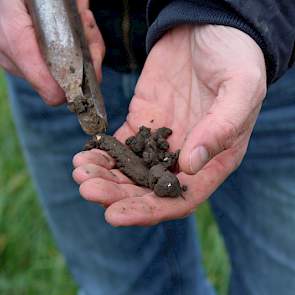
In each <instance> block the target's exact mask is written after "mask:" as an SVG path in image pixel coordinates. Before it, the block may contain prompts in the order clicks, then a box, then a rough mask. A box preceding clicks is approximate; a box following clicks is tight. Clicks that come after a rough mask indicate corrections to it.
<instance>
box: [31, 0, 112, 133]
mask: <svg viewBox="0 0 295 295" xmlns="http://www.w3.org/2000/svg"><path fill="white" fill-rule="evenodd" d="M27 5H28V8H29V11H30V14H31V16H32V20H33V23H34V27H35V30H36V33H37V36H38V41H39V45H40V49H41V51H42V53H43V56H44V58H45V60H46V62H47V64H48V67H49V69H50V72H51V73H52V75H53V77H54V78H55V80H56V81H57V82H58V84H59V85H60V86H61V88H62V89H63V90H64V91H65V94H66V98H67V102H68V107H69V109H70V110H71V111H73V112H75V113H76V114H77V116H78V119H79V121H80V124H81V127H82V129H83V130H84V131H85V132H86V133H88V134H90V135H94V134H96V133H99V132H104V131H105V130H106V127H107V117H106V112H105V107H104V101H103V97H102V95H101V92H100V89H99V86H98V83H97V79H96V75H95V71H94V67H93V64H92V60H91V57H90V52H89V48H88V44H87V41H86V38H85V35H84V31H83V26H82V22H81V19H80V16H79V13H78V9H77V6H76V1H75V0H50V1H48V0H27Z"/></svg>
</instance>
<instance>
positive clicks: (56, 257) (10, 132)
mask: <svg viewBox="0 0 295 295" xmlns="http://www.w3.org/2000/svg"><path fill="white" fill-rule="evenodd" d="M198 221H199V232H200V237H201V243H202V248H203V259H204V264H205V266H206V270H207V273H208V276H209V279H210V281H211V282H212V283H213V284H214V286H215V287H216V289H217V290H218V294H221V295H224V294H226V290H227V282H228V275H229V267H228V261H227V257H226V255H225V251H224V246H223V242H222V240H221V238H220V236H219V234H218V230H217V228H216V225H215V223H214V221H213V219H212V215H211V213H210V210H209V206H208V205H207V204H205V205H203V206H201V208H200V209H199V210H198ZM0 294H1V295H27V294H28V295H35V294H36V295H39V294H44V295H63V294H66V295H71V294H76V287H75V283H74V282H73V280H72V278H71V277H70V275H69V272H68V271H67V269H66V266H65V263H64V260H63V258H62V256H61V255H60V254H59V252H58V251H57V249H56V247H55V245H54V242H53V239H52V237H51V234H50V232H49V230H48V227H47V225H46V222H45V219H44V217H43V215H42V211H41V209H40V207H39V204H38V201H37V198H36V193H35V191H34V188H33V186H32V183H31V179H30V176H29V174H28V172H27V170H26V167H25V163H24V160H23V156H22V153H21V149H20V146H19V143H18V140H17V136H16V132H15V128H14V125H13V122H12V119H11V113H10V110H9V105H8V100H7V90H6V87H5V81H4V77H3V74H2V73H1V72H0Z"/></svg>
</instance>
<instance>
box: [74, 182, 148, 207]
mask: <svg viewBox="0 0 295 295" xmlns="http://www.w3.org/2000/svg"><path fill="white" fill-rule="evenodd" d="M147 192H148V189H145V188H142V187H138V186H136V185H134V184H128V183H123V184H118V183H116V182H113V181H110V180H106V179H103V178H92V179H89V180H86V181H85V182H83V183H82V184H81V186H80V194H81V195H82V196H83V197H84V198H85V199H86V200H88V201H92V202H96V203H99V204H101V205H102V206H104V207H107V206H109V205H110V204H113V203H115V202H118V201H120V200H122V199H125V198H139V197H141V196H143V195H144V194H146V193H147Z"/></svg>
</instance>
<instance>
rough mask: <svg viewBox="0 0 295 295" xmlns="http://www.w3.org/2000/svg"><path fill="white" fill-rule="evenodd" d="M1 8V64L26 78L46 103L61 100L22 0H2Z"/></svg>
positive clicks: (56, 102) (61, 93)
mask: <svg viewBox="0 0 295 295" xmlns="http://www.w3.org/2000/svg"><path fill="white" fill-rule="evenodd" d="M0 11H1V21H0V34H1V38H0V52H1V53H2V61H1V65H2V66H3V67H5V68H6V69H7V70H8V71H11V72H12V73H14V74H16V75H18V76H23V77H24V78H25V79H26V80H28V81H29V82H30V83H31V84H32V86H33V87H34V88H35V90H37V92H38V93H39V94H40V95H41V96H42V97H43V98H44V100H45V101H46V102H47V103H48V104H50V105H56V104H60V103H62V102H64V100H65V99H64V94H63V91H62V90H61V88H60V87H59V86H58V84H57V83H56V81H55V80H54V79H53V78H52V76H51V74H50V73H49V70H48V68H47V65H46V63H45V61H44V59H43V58H42V56H41V53H40V50H39V46H38V44H37V40H36V35H35V32H34V29H33V26H32V20H31V17H30V15H29V14H28V12H27V10H26V7H25V5H24V2H23V1H13V2H10V1H1V3H0ZM3 56H4V57H6V59H3Z"/></svg>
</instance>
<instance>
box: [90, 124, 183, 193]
mask: <svg viewBox="0 0 295 295" xmlns="http://www.w3.org/2000/svg"><path fill="white" fill-rule="evenodd" d="M171 134H172V130H171V129H169V128H166V127H162V128H159V129H157V130H156V131H155V132H151V129H150V128H147V127H145V126H142V127H140V128H139V131H138V133H137V134H136V135H135V136H131V137H129V138H128V139H127V140H126V141H125V143H126V145H124V144H123V143H121V142H119V141H118V140H117V139H116V138H114V137H112V136H109V135H105V134H98V135H95V136H93V137H92V139H90V140H89V141H88V142H87V143H86V145H85V147H84V150H90V149H92V148H98V149H101V150H104V151H106V152H108V153H109V155H110V156H112V157H113V158H114V159H115V160H116V167H117V168H118V169H119V170H120V171H122V172H123V173H124V174H125V175H127V176H128V177H129V178H130V179H132V180H133V181H134V182H135V183H136V184H138V185H141V186H144V187H148V188H150V189H152V190H153V191H154V192H155V194H156V195H157V196H159V197H178V196H182V192H184V191H185V190H186V189H187V187H186V189H185V186H181V185H180V183H179V180H178V178H177V177H176V175H175V174H173V173H172V172H171V171H173V169H174V168H175V166H176V164H177V161H178V156H179V152H180V151H179V150H177V151H176V152H175V153H173V152H169V151H168V149H169V143H168V142H167V138H168V137H169V136H170V135H171Z"/></svg>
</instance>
